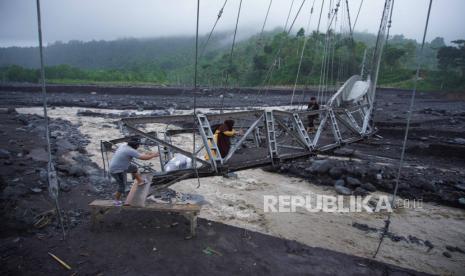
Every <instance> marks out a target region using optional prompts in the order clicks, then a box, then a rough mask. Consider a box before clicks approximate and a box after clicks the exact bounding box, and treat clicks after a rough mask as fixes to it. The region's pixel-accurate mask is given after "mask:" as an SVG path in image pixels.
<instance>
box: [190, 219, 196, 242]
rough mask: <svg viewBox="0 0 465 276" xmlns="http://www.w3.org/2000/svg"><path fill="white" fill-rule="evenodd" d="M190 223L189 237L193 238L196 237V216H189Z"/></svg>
mask: <svg viewBox="0 0 465 276" xmlns="http://www.w3.org/2000/svg"><path fill="white" fill-rule="evenodd" d="M190 223H191V235H192V237H195V236H196V235H197V233H196V229H197V214H192V215H191V219H190Z"/></svg>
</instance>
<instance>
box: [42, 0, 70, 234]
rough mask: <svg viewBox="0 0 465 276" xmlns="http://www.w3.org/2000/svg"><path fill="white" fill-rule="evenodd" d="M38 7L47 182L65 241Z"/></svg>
mask: <svg viewBox="0 0 465 276" xmlns="http://www.w3.org/2000/svg"><path fill="white" fill-rule="evenodd" d="M36 6H37V32H38V35H39V55H40V80H41V86H42V103H43V111H44V125H45V141H46V143H47V159H48V162H47V180H48V184H49V191H50V195H51V197H52V198H53V199H54V200H55V209H56V212H57V217H58V221H59V223H60V226H61V231H62V234H63V239H65V238H66V232H65V227H64V225H63V218H62V216H61V210H60V205H59V202H58V180H57V176H56V171H55V167H54V166H53V160H52V150H51V146H50V130H49V123H48V114H47V89H46V87H45V68H44V54H43V46H42V20H41V16H40V0H37V1H36Z"/></svg>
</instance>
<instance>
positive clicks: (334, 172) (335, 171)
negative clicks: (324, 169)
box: [329, 167, 344, 179]
mask: <svg viewBox="0 0 465 276" xmlns="http://www.w3.org/2000/svg"><path fill="white" fill-rule="evenodd" d="M343 174H344V169H342V168H339V167H332V168H331V169H330V170H329V175H330V176H331V177H332V178H333V179H338V178H340V177H341V176H342V175H343Z"/></svg>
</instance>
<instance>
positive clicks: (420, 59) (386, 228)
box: [373, 0, 433, 258]
mask: <svg viewBox="0 0 465 276" xmlns="http://www.w3.org/2000/svg"><path fill="white" fill-rule="evenodd" d="M432 3H433V0H430V1H429V6H428V14H427V16H426V23H425V28H424V31H423V39H422V42H421V48H420V53H419V55H418V57H417V68H416V73H415V81H414V84H413V90H412V95H411V97H410V105H409V110H408V113H407V122H406V126H405V134H404V140H403V142H402V150H401V153H400V161H399V168H398V170H397V176H396V185H395V187H394V193H393V195H392V200H391V206H392V207H393V208H395V200H396V196H397V191H398V189H399V182H400V175H401V173H402V168H403V166H404V157H405V149H406V147H407V140H408V134H409V128H410V121H411V119H412V113H413V107H414V105H415V96H416V92H417V85H418V79H419V78H420V68H421V65H422V57H423V50H424V47H425V40H426V34H427V32H428V24H429V19H430V15H431V5H432ZM390 224H391V212H390V213H388V218H387V220H386V222H385V226H384V229H383V231H382V234H381V237H380V240H379V244H378V247H377V248H376V251H375V253H374V255H373V258H376V256H377V254H378V252H379V250H380V248H381V244H382V243H383V240H384V238H385V236H386V234H387V233H388V231H389V225H390Z"/></svg>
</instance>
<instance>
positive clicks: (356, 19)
mask: <svg viewBox="0 0 465 276" xmlns="http://www.w3.org/2000/svg"><path fill="white" fill-rule="evenodd" d="M362 5H363V0H362V1H360V6H358V11H357V16H356V17H355V21H354V25H353V26H352V31H353V30H354V29H355V25H357V21H358V16H359V15H360V10H361V9H362Z"/></svg>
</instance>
